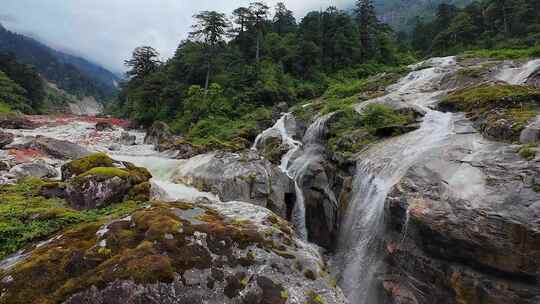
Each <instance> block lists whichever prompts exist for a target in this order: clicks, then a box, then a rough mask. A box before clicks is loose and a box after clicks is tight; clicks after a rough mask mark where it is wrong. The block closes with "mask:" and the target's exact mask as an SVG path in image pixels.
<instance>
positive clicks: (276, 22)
mask: <svg viewBox="0 0 540 304" xmlns="http://www.w3.org/2000/svg"><path fill="white" fill-rule="evenodd" d="M368 13H369V14H371V13H372V12H368ZM370 16H371V15H370ZM225 19H226V18H225V15H224V14H221V13H218V12H201V13H200V14H197V15H196V16H195V21H196V24H195V25H194V27H193V29H194V31H193V32H192V35H190V37H189V39H188V40H184V41H182V42H181V43H180V45H179V47H178V49H177V51H176V53H175V56H174V57H173V58H171V59H170V60H168V61H167V62H166V63H164V64H163V65H162V66H160V67H159V68H158V69H156V71H153V72H149V73H144V75H143V76H142V77H134V78H132V79H130V80H129V81H128V82H127V83H125V84H124V86H123V90H122V92H121V94H120V95H119V98H118V106H117V107H116V108H114V109H113V111H114V114H117V115H122V116H127V117H129V118H131V119H134V120H135V121H137V122H139V123H141V124H142V125H145V126H149V125H151V124H152V123H153V122H154V121H156V120H160V121H165V122H167V123H169V124H170V125H171V127H172V130H173V131H174V132H175V133H180V134H182V135H184V136H185V137H186V140H188V141H190V142H192V143H196V144H198V145H205V146H208V145H210V146H214V145H217V146H221V145H226V146H230V147H241V146H246V145H247V144H246V143H245V141H251V140H253V139H254V137H255V136H256V133H255V132H258V131H261V130H262V129H264V128H265V127H269V126H270V125H271V121H270V119H267V117H269V115H267V114H264V115H262V113H269V112H270V110H269V109H270V108H272V107H273V106H275V105H277V104H280V103H287V104H288V105H289V106H293V105H295V104H297V103H299V102H302V101H305V100H307V99H314V98H318V97H321V95H322V94H323V93H324V92H325V91H327V89H328V88H329V86H330V90H328V92H327V94H326V95H325V96H326V97H327V99H328V100H329V102H328V105H329V106H328V108H327V109H326V110H325V111H333V110H337V109H339V108H341V104H345V103H347V104H348V103H352V102H353V96H355V95H357V94H359V93H360V92H364V91H366V90H369V91H371V90H372V89H373V88H374V87H375V86H376V84H375V82H373V81H370V80H368V79H367V77H368V76H372V75H375V74H378V73H381V72H388V73H390V72H392V73H394V72H398V70H399V69H398V68H395V67H394V66H395V65H398V64H399V65H402V64H407V63H410V61H411V55H410V54H404V55H403V56H401V54H398V51H397V47H396V43H395V37H394V34H393V33H392V31H391V30H390V29H388V28H387V27H385V26H384V25H382V24H380V23H378V22H377V21H376V19H374V18H367V19H365V20H363V21H362V22H363V23H362V25H365V24H368V25H369V29H367V32H366V30H362V31H360V27H361V26H360V24H359V19H357V18H356V16H354V15H352V14H349V13H347V12H346V11H342V10H338V9H336V8H334V7H331V8H328V9H327V10H325V11H323V12H318V11H314V12H310V13H308V14H307V16H305V17H304V18H303V19H302V22H301V23H300V24H297V23H296V20H295V19H294V16H293V15H292V13H291V11H290V10H288V9H287V8H286V7H285V5H284V4H283V3H280V4H279V5H278V6H277V8H276V11H275V16H274V18H273V19H272V20H269V16H268V7H266V6H265V5H264V4H262V3H252V5H250V6H249V7H241V8H238V9H236V10H235V11H234V12H233V19H234V20H233V22H234V24H235V26H234V27H233V28H232V29H231V31H230V37H231V38H230V39H229V40H227V39H223V37H224V36H223V35H224V33H225V29H227V27H228V26H229V24H228V21H227V20H225ZM366 22H367V23H366ZM361 33H362V34H363V35H364V36H365V35H367V36H369V37H370V38H369V39H368V40H369V41H366V40H365V39H364V40H361V39H360V34H361ZM366 43H367V44H366ZM362 46H365V47H366V48H369V51H367V50H362ZM396 74H398V73H396ZM356 79H362V80H361V81H358V80H356ZM385 81H386V79H384V80H383V81H381V84H379V86H381V87H382V86H384V85H385V84H386V82H385ZM207 84H208V89H206V86H207ZM347 98H349V99H348V100H341V99H347ZM254 113H258V114H256V115H255V116H259V117H254V115H253V114H254ZM261 116H264V117H262V118H261Z"/></svg>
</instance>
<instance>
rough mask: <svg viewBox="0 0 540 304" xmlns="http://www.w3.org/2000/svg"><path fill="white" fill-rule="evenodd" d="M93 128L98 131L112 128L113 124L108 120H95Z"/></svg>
mask: <svg viewBox="0 0 540 304" xmlns="http://www.w3.org/2000/svg"><path fill="white" fill-rule="evenodd" d="M95 128H96V130H97V131H100V132H103V131H112V130H114V126H113V125H112V124H111V123H110V122H108V121H100V122H97V123H96V126H95Z"/></svg>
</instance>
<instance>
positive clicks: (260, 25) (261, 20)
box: [249, 2, 270, 63]
mask: <svg viewBox="0 0 540 304" xmlns="http://www.w3.org/2000/svg"><path fill="white" fill-rule="evenodd" d="M269 10H270V7H268V5H266V4H265V3H264V2H252V3H251V4H250V5H249V11H250V12H251V14H250V16H251V18H252V24H253V26H254V28H255V31H256V35H257V38H256V49H255V62H257V63H258V62H259V61H260V58H261V44H262V39H263V34H264V27H265V25H266V22H267V20H268V11H269Z"/></svg>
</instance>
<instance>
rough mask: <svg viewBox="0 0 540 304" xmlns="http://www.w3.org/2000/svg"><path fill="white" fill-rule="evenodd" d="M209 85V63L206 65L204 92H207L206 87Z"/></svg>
mask: <svg viewBox="0 0 540 304" xmlns="http://www.w3.org/2000/svg"><path fill="white" fill-rule="evenodd" d="M209 85H210V61H209V62H208V63H207V64H206V81H205V82H204V92H205V93H207V92H208V86H209Z"/></svg>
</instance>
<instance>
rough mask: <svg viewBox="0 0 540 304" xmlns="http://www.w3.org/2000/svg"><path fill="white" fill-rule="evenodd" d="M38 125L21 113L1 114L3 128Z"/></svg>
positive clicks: (27, 127)
mask: <svg viewBox="0 0 540 304" xmlns="http://www.w3.org/2000/svg"><path fill="white" fill-rule="evenodd" d="M37 127H38V125H37V124H36V123H34V122H33V121H31V120H29V119H28V118H26V117H24V116H20V115H0V128H3V129H35V128H37Z"/></svg>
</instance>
